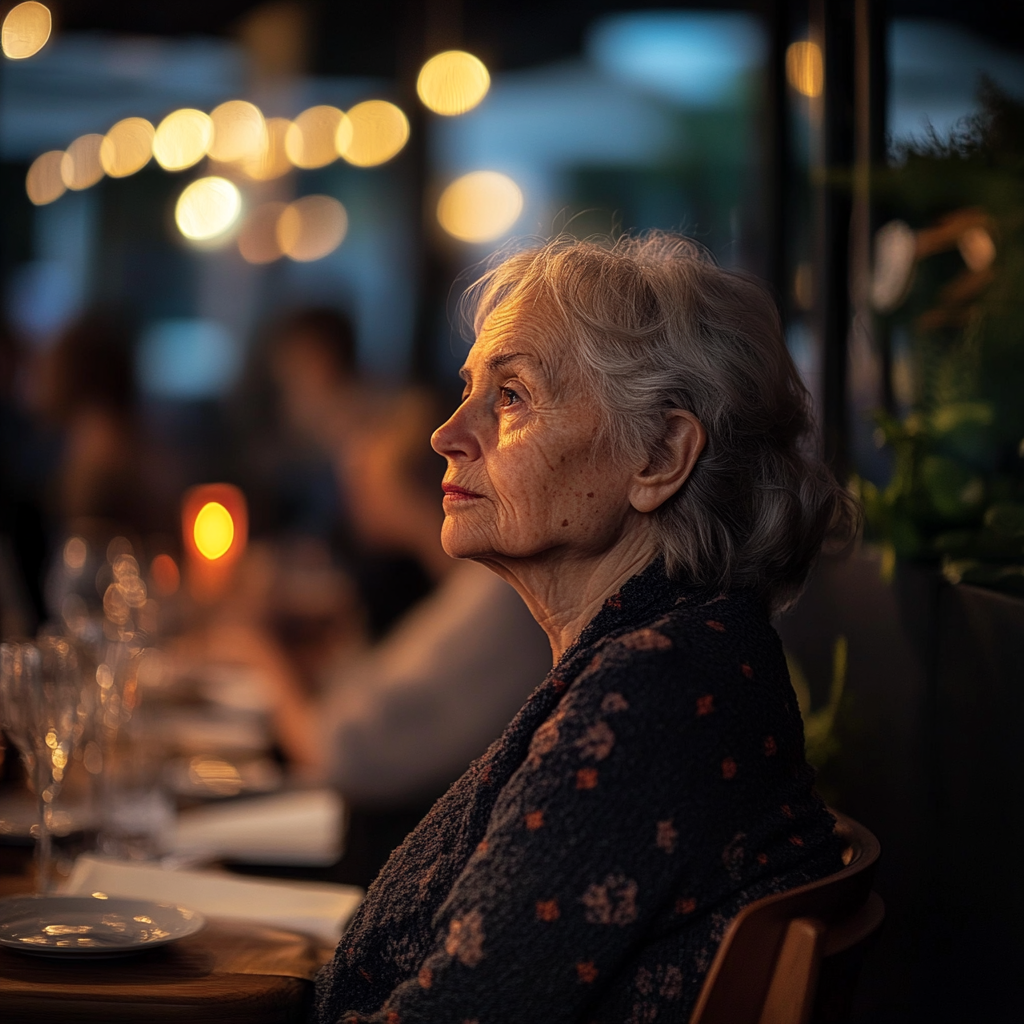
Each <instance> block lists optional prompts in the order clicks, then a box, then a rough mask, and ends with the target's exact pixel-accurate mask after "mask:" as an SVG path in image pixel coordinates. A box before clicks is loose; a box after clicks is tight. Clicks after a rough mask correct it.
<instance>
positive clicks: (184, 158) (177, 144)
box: [153, 107, 213, 171]
mask: <svg viewBox="0 0 1024 1024" xmlns="http://www.w3.org/2000/svg"><path fill="white" fill-rule="evenodd" d="M212 141H213V121H212V120H211V119H210V115H209V114H204V113H203V112H202V111H201V110H192V109H190V108H187V107H186V108H185V109H183V110H175V111H174V112H173V113H171V114H168V115H167V116H166V117H165V118H164V119H163V120H162V121H161V122H160V124H159V125H158V126H157V129H156V134H155V136H154V137H153V156H155V157H156V162H157V163H158V164H159V165H160V166H161V167H163V168H164V170H167V171H183V170H185V168H187V167H191V166H192V165H193V164H197V163H199V161H200V160H202V159H203V157H204V156H206V153H207V151H208V150H209V148H210V143H211V142H212Z"/></svg>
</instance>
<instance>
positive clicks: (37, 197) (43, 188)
mask: <svg viewBox="0 0 1024 1024" xmlns="http://www.w3.org/2000/svg"><path fill="white" fill-rule="evenodd" d="M63 162H64V150H62V149H51V150H50V151H49V152H48V153H43V154H42V156H37V157H36V158H35V160H33V161H32V166H31V167H30V168H29V169H28V174H26V175H25V191H26V192H27V193H28V198H29V200H30V201H31V202H32V203H34V204H35V205H36V206H45V205H46V204H47V203H52V202H53V201H54V200H56V199H60V197H61V196H62V195H64V192H65V191H66V189H67V186H66V185H65V184H64V179H63V178H62V177H61V173H60V169H61V164H62V163H63Z"/></svg>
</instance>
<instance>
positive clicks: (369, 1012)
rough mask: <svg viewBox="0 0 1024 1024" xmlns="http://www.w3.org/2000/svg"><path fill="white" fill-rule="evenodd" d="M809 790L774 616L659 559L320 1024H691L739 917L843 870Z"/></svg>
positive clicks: (426, 842)
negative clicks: (755, 904)
mask: <svg viewBox="0 0 1024 1024" xmlns="http://www.w3.org/2000/svg"><path fill="white" fill-rule="evenodd" d="M481 685H486V681H482V683H481ZM812 783H813V771H812V770H811V769H810V768H809V767H808V765H807V763H806V761H805V760H804V753H803V728H802V725H801V720H800V714H799V711H798V709H797V705H796V699H795V697H794V694H793V690H792V687H791V686H790V683H789V676H788V672H787V669H786V662H785V658H784V656H783V652H782V646H781V644H780V642H779V638H778V636H777V635H776V633H775V631H774V630H773V629H772V627H771V624H770V622H769V620H768V616H767V613H766V612H765V610H764V608H763V607H762V606H761V605H760V604H759V602H757V601H756V600H755V599H754V597H753V596H752V595H750V594H749V593H746V592H743V591H736V592H732V593H729V594H726V595H718V596H714V595H711V594H708V593H706V592H701V591H699V590H698V589H696V588H694V587H691V586H688V585H686V584H685V583H682V582H679V581H676V580H672V579H670V578H669V577H668V576H667V575H666V573H665V568H664V563H663V562H662V561H661V560H660V559H659V560H657V561H655V562H654V563H652V564H651V565H650V566H649V567H648V568H647V569H646V570H644V571H643V572H642V573H640V574H639V575H637V576H635V577H633V578H632V579H631V580H630V581H629V582H628V583H626V584H625V585H624V586H623V587H622V589H621V590H620V591H619V592H618V593H617V594H615V595H613V596H612V597H610V598H609V599H608V600H607V601H606V602H605V604H604V606H603V607H602V609H601V610H600V612H599V613H598V614H597V616H596V617H595V618H594V619H593V620H592V621H591V622H590V624H589V625H588V626H587V627H586V629H585V630H584V631H583V633H582V634H581V636H580V637H579V639H578V640H577V641H576V643H575V644H574V645H573V646H572V647H571V648H570V649H569V650H568V651H567V652H566V653H565V655H564V656H563V657H562V658H561V660H560V661H559V662H558V664H557V665H556V666H555V667H554V668H553V669H552V670H551V672H550V673H549V674H548V676H547V677H546V679H545V680H544V681H543V683H541V685H540V686H539V687H538V688H537V690H535V691H534V693H533V694H532V696H531V697H530V698H529V700H528V701H527V703H526V705H525V706H524V707H523V708H522V710H521V711H520V712H519V713H518V714H517V715H516V717H515V719H514V720H513V721H512V722H511V724H510V725H509V726H508V728H507V729H506V730H505V732H504V734H503V735H502V736H501V738H500V739H498V740H497V741H496V742H495V743H493V744H492V745H491V747H490V749H488V750H487V752H486V753H485V754H484V755H483V756H482V757H481V758H479V759H478V760H477V761H475V762H474V763H473V764H472V765H471V766H470V767H469V769H468V771H467V772H466V773H465V775H463V776H462V778H461V779H460V780H459V781H458V782H456V783H455V784H454V785H453V786H452V787H451V789H449V791H448V792H447V793H446V794H445V796H443V797H442V798H441V799H440V800H439V801H438V802H437V803H436V804H435V805H434V807H433V809H432V810H431V811H430V813H429V814H428V815H427V816H426V817H425V818H424V819H423V821H422V822H421V823H420V824H419V826H417V828H416V829H415V830H414V831H413V832H412V833H411V834H410V835H409V836H408V838H407V839H406V840H405V842H404V843H403V844H402V845H401V846H400V847H399V848H398V849H397V850H396V851H395V852H394V853H393V854H392V856H391V858H390V860H389V861H388V863H387V864H386V865H385V867H384V868H383V870H382V871H381V873H380V875H379V876H378V878H377V880H376V881H375V882H374V884H373V885H372V886H371V887H370V890H369V892H368V893H367V896H366V900H365V901H364V903H363V905H362V907H361V908H360V910H359V912H358V914H357V916H356V918H355V919H354V921H353V923H352V926H351V928H350V929H349V930H348V932H347V933H346V934H345V935H344V936H343V938H342V940H341V943H340V945H339V946H338V949H337V952H336V954H335V957H334V960H333V962H332V963H330V964H328V965H327V966H326V967H324V968H323V970H322V971H321V972H320V975H319V976H318V979H317V993H316V1003H315V1007H314V1010H313V1020H315V1021H316V1022H317V1024H335V1022H338V1021H344V1022H351V1024H359V1022H380V1024H505V1022H507V1024H525V1022H532V1021H544V1022H545V1024H558V1022H578V1024H613V1022H614V1024H624V1022H637V1024H640V1022H644V1024H647V1022H655V1021H656V1022H658V1024H662V1022H666V1021H667V1022H674V1021H679V1022H684V1021H686V1020H687V1019H688V1017H689V1014H690V1011H691V1009H692V1007H693V1004H694V1002H695V1001H696V998H697V995H698V993H699V991H700V985H701V982H702V979H703V977H704V975H705V973H706V972H707V969H708V967H709V965H710V963H711V960H712V959H713V957H714V955H715V950H716V949H717V947H718V944H719V942H720V941H721V937H722V934H723V932H724V930H725V927H726V925H727V924H728V922H729V921H730V920H731V919H732V917H734V916H735V914H736V913H737V911H738V910H739V909H740V908H741V907H743V906H744V905H745V904H747V903H749V902H751V901H753V900H756V899H759V898H760V897H762V896H766V895H768V894H770V893H775V892H780V891H782V890H785V889H788V888H791V887H793V886H796V885H801V884H803V883H805V882H809V881H812V880H814V879H816V878H820V877H822V876H824V875H826V874H829V873H831V872H833V871H836V870H838V869H839V868H840V867H841V861H840V852H841V849H842V843H841V842H840V840H839V839H838V837H837V836H836V835H835V834H834V832H833V825H834V822H833V819H832V817H831V816H830V815H829V813H828V811H827V810H826V808H825V806H824V804H823V803H822V801H821V799H820V798H819V797H818V796H817V795H816V794H815V792H814V790H813V787H812Z"/></svg>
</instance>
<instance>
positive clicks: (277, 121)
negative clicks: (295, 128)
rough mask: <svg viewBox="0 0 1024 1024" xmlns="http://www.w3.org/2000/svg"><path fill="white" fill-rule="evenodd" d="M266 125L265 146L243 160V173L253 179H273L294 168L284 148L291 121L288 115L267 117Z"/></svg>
mask: <svg viewBox="0 0 1024 1024" xmlns="http://www.w3.org/2000/svg"><path fill="white" fill-rule="evenodd" d="M265 127H266V131H265V132H264V135H263V148H262V149H261V150H260V151H259V152H258V153H253V154H251V155H250V156H248V157H246V158H245V159H244V160H243V161H242V162H241V168H242V171H243V173H245V174H246V175H247V176H248V177H250V178H252V180H253V181H271V180H272V179H273V178H280V177H281V175H282V174H287V173H288V171H290V170H291V169H292V164H291V161H290V160H289V159H288V154H287V153H286V152H285V148H284V143H285V137H286V136H287V134H288V129H289V128H290V127H291V121H289V120H288V119H287V118H286V117H271V118H268V119H267V121H266V126H265Z"/></svg>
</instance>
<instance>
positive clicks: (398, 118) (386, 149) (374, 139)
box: [337, 100, 409, 167]
mask: <svg viewBox="0 0 1024 1024" xmlns="http://www.w3.org/2000/svg"><path fill="white" fill-rule="evenodd" d="M348 120H349V122H350V123H351V126H352V127H351V131H349V132H344V131H343V132H341V133H339V134H340V135H347V137H348V143H347V145H345V146H344V148H342V142H343V141H344V140H343V139H342V138H340V137H339V139H338V140H337V141H338V152H339V153H341V155H342V156H343V157H344V158H345V159H346V160H347V161H348V162H349V163H350V164H355V166H356V167H376V166H377V165H378V164H383V163H386V162H387V161H388V160H390V159H391V158H392V157H393V156H397V155H398V154H399V153H400V152H401V151H402V148H403V147H404V146H405V144H406V142H408V140H409V119H408V118H407V117H406V116H405V114H404V113H403V112H402V111H401V110H400V109H399V108H398V107H396V106H395V105H394V103H388V102H387V101H386V100H367V101H366V102H365V103H357V104H356V105H355V106H354V107H353V108H352V109H351V110H350V111H349V112H348ZM342 127H344V126H342Z"/></svg>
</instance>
